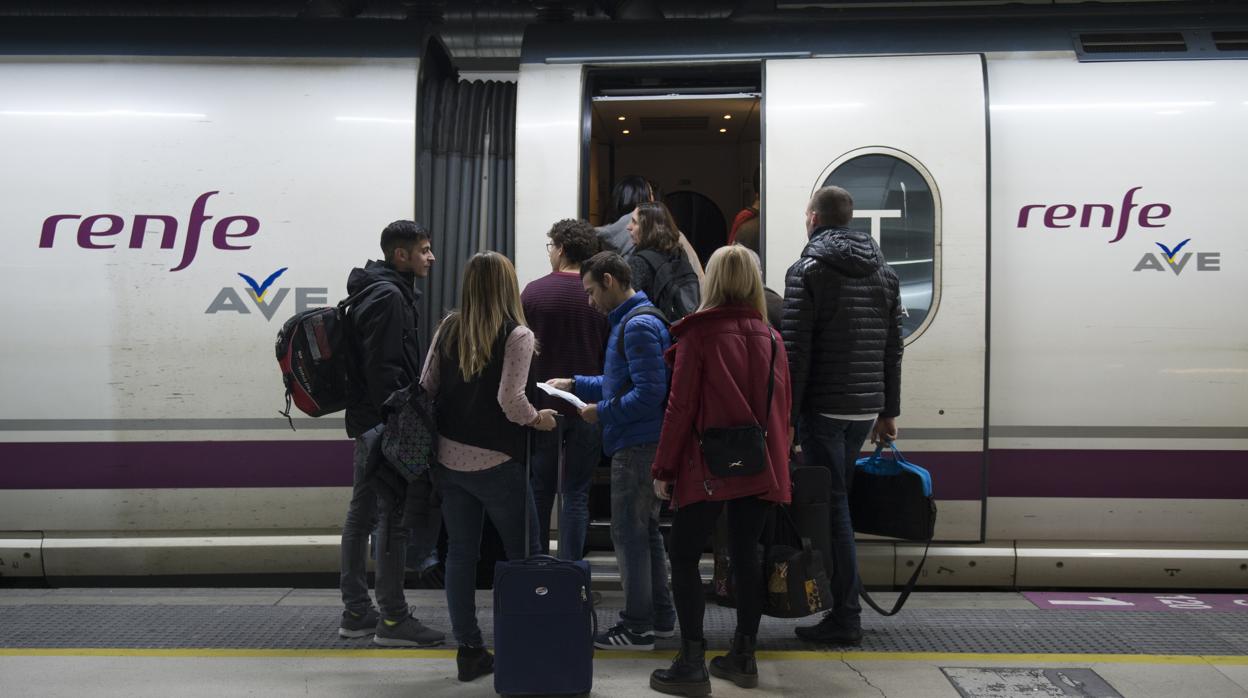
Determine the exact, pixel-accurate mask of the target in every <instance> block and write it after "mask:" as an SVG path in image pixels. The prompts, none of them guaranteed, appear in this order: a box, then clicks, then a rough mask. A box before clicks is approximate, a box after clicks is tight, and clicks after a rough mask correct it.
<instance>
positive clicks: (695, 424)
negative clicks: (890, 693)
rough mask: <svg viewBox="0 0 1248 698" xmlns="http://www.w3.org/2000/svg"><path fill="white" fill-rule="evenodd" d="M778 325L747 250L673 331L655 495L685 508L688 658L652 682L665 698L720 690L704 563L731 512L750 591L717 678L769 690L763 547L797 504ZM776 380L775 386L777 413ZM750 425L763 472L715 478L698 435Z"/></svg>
mask: <svg viewBox="0 0 1248 698" xmlns="http://www.w3.org/2000/svg"><path fill="white" fill-rule="evenodd" d="M766 317H767V311H766V302H765V300H764V296H763V280H762V277H761V275H760V274H759V266H758V258H757V256H755V255H754V253H753V252H751V251H749V250H748V249H746V248H744V247H741V246H734V247H722V248H720V249H719V250H717V251H716V252H715V254H713V255H712V256H711V260H710V262H709V263H708V264H707V267H706V279H705V281H704V282H703V286H702V307H701V308H699V309H698V311H697V312H696V313H693V314H691V315H689V316H688V317H686V318H685V319H684V320H682V321H680V322H678V323H676V324H675V325H673V326H672V337H673V340H674V342H675V343H674V344H673V345H672V348H671V349H669V350H668V352H667V357H666V358H667V360H668V362H669V363H671V364H673V373H672V386H671V392H670V393H669V395H668V402H667V414H666V415H665V417H664V420H663V432H662V436H661V437H660V439H659V448H658V453H657V455H656V456H655V459H654V467H653V469H652V474H653V475H654V487H655V492H656V493H657V494H658V496H659V497H660V498H662V499H670V500H671V502H672V506H673V507H674V508H675V509H676V517H675V520H674V521H673V524H672V535H671V550H670V556H671V561H672V593H673V595H674V597H675V603H676V612H677V615H678V616H679V618H680V635H681V649H680V654H679V655H677V656H676V660H675V661H674V662H672V666H671V668H670V669H659V670H657V671H655V672H654V673H653V674H652V675H651V676H650V687H651V688H653V689H655V690H656V691H659V692H662V693H669V694H673V695H685V696H704V695H707V694H709V693H710V691H711V684H710V679H709V677H708V676H707V668H706V662H705V652H706V640H705V638H704V636H703V634H702V616H703V612H704V610H705V601H704V599H703V596H702V578H701V576H700V575H699V573H698V561H699V559H700V558H701V557H702V551H703V550H704V549H705V548H706V543H707V541H708V540H709V539H710V537H711V533H712V531H713V530H714V528H715V521H716V519H717V518H718V517H719V514H720V511H721V510H723V509H724V508H725V507H727V510H728V529H729V538H730V540H731V551H732V559H733V566H732V567H733V574H734V575H735V577H734V580H733V581H734V582H735V584H736V588H737V589H738V590H740V593H739V594H738V596H737V630H736V634H735V635H734V637H733V640H732V649H731V651H730V652H729V653H728V655H727V656H723V657H716V658H714V659H713V660H711V669H710V673H712V674H714V675H715V676H717V677H719V678H724V679H728V680H730V681H732V682H733V683H735V684H737V685H738V686H741V687H743V688H752V687H754V686H757V685H758V667H757V665H756V664H755V661H754V647H755V638H756V637H757V635H758V622H759V618H760V616H761V615H762V563H761V562H760V561H759V559H758V549H757V545H758V540H759V536H760V535H761V534H762V530H763V526H764V523H765V520H766V516H767V513H768V511H769V510H770V508H771V506H772V505H773V504H776V503H784V502H788V501H789V499H790V496H789V494H790V492H789V469H788V452H789V440H788V439H789V412H790V402H789V401H790V398H791V396H790V392H789V362H788V358H787V356H786V355H785V352H784V341H783V340H782V339H780V338H779V337H778V336H777V333H776V332H775V330H773V329H772V327H771V326H770V325H768V324H767V320H766ZM773 348H774V349H773ZM773 351H774V352H775V354H774V357H775V358H774V361H773V359H772V356H773V354H772V352H773ZM769 380H774V383H773V389H772V392H771V404H770V406H768V404H767V394H768V383H769ZM764 422H765V423H764ZM750 425H759V426H762V427H763V429H764V431H765V438H764V440H765V445H766V449H765V450H766V457H765V461H766V462H765V464H764V466H763V468H762V470H761V472H758V473H756V474H753V475H727V476H723V477H717V476H715V475H714V474H712V472H711V470H710V468H709V467H708V465H707V462H706V459H705V458H704V457H703V452H702V447H701V445H700V443H699V441H700V440H701V439H702V438H703V437H700V436H698V435H699V434H702V435H705V434H706V430H707V429H708V428H714V427H738V426H750ZM746 590H757V593H751V592H749V591H746Z"/></svg>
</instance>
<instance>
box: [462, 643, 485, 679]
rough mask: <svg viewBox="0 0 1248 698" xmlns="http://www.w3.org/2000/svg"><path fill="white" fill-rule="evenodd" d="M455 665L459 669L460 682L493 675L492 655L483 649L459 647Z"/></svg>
mask: <svg viewBox="0 0 1248 698" xmlns="http://www.w3.org/2000/svg"><path fill="white" fill-rule="evenodd" d="M455 664H456V665H457V666H458V667H459V680H460V681H472V680H473V679H477V678H481V677H482V676H485V675H486V674H493V673H494V655H492V654H490V651H489V650H487V649H486V648H484V647H467V646H465V645H460V646H459V652H457V653H456V654H455Z"/></svg>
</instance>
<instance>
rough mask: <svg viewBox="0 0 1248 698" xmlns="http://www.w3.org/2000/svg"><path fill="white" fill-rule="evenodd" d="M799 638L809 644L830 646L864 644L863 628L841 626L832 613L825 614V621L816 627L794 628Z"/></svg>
mask: <svg viewBox="0 0 1248 698" xmlns="http://www.w3.org/2000/svg"><path fill="white" fill-rule="evenodd" d="M794 632H795V633H797V637H798V638H800V639H802V640H805V641H807V642H821V643H824V644H829V645H860V644H862V628H861V627H858V626H845V625H841V624H840V623H839V622H838V621H837V620H836V618H834V617H832V613H831V612H828V613H825V614H823V620H821V621H819V622H818V623H816V624H814V625H807V626H802V627H798V628H794Z"/></svg>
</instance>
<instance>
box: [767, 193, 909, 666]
mask: <svg viewBox="0 0 1248 698" xmlns="http://www.w3.org/2000/svg"><path fill="white" fill-rule="evenodd" d="M853 217H854V200H853V198H852V197H851V196H850V194H849V192H847V191H845V190H844V189H841V188H840V187H824V188H822V189H820V190H818V191H816V192H815V194H814V196H813V197H811V200H810V203H809V204H808V205H807V207H806V233H807V236H808V237H809V242H808V243H807V244H806V249H804V250H803V251H802V256H801V258H800V259H798V260H797V262H795V263H794V264H793V266H791V267H789V271H788V274H787V275H786V277H785V289H784V318H783V320H782V327H783V329H782V332H783V334H784V346H785V349H786V350H787V351H788V354H789V375H790V380H791V381H792V386H793V416H794V417H795V418H797V419H798V420H799V421H798V424H799V431H800V440H801V447H802V456H803V458H804V462H805V464H806V465H816V466H822V467H824V468H827V469H828V470H829V471H830V473H831V488H830V493H829V494H830V507H829V508H830V519H831V520H830V521H829V526H830V527H831V532H832V536H831V543H832V545H831V550H830V551H828V550H824V551H822V552H823V553H824V555H825V559H828V558H830V559H831V561H832V610H831V611H829V612H828V613H826V614H825V615H824V617H823V619H822V620H821V621H820V622H819V623H818V624H817V625H814V626H808V627H799V628H797V636H798V637H799V638H801V639H803V640H808V641H811V642H826V643H833V644H847V645H856V644H858V643H860V642H861V641H862V623H861V620H860V617H861V614H862V607H861V606H860V605H859V604H858V590H859V586H860V584H861V582H860V580H859V578H858V561H857V554H856V550H855V546H854V527H853V523H852V522H851V521H850V516H849V491H850V489H851V487H852V486H853V475H854V461H855V460H856V459H857V457H858V454H859V453H860V452H861V451H862V446H863V443H864V442H865V441H866V439H867V436H868V435H869V436H870V437H871V440H872V441H873V442H879V441H891V440H893V439H894V438H896V436H897V424H896V421H895V420H896V417H897V416H898V414H900V412H901V352H902V343H901V322H902V318H903V316H904V314H905V309H904V307H903V306H902V304H901V293H900V286H899V283H898V280H897V274H896V273H894V272H893V270H892V268H891V267H889V266H888V264H886V263H885V262H884V255H883V254H882V253H881V252H880V247H879V245H877V244H876V242H875V240H874V239H872V237H871V235H870V234H869V233H864V232H860V231H855V230H849V229H848V228H847V227H846V226H848V225H849V222H850V221H851V220H852V219H853Z"/></svg>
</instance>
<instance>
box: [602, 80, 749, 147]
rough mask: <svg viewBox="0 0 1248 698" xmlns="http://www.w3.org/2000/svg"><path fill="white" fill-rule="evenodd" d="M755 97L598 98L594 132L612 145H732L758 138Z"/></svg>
mask: <svg viewBox="0 0 1248 698" xmlns="http://www.w3.org/2000/svg"><path fill="white" fill-rule="evenodd" d="M758 105H759V97H758V95H755V94H748V93H746V94H739V95H732V96H714V95H711V96H708V97H707V98H689V97H685V98H681V99H665V98H663V97H642V98H637V97H621V98H610V97H607V98H597V99H596V100H595V101H594V133H596V134H602V136H601V139H602V140H604V141H609V142H611V143H614V144H617V145H620V144H625V143H628V144H636V145H652V144H654V145H657V144H665V143H679V144H683V145H715V144H735V143H737V142H738V141H740V140H741V139H742V136H743V135H746V136H747V138H746V140H757V139H758V131H759V124H758V118H759V113H758Z"/></svg>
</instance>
